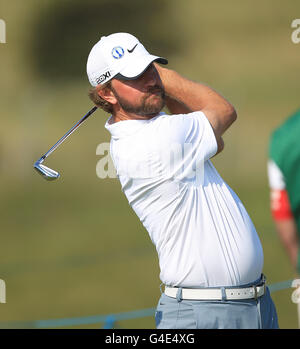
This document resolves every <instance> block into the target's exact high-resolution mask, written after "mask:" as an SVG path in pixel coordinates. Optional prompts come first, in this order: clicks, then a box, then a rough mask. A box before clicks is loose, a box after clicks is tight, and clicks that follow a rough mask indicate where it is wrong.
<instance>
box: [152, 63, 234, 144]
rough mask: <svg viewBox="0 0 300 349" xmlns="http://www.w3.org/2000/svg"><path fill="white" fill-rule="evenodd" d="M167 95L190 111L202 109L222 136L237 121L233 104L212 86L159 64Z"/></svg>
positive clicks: (218, 134) (217, 133)
mask: <svg viewBox="0 0 300 349" xmlns="http://www.w3.org/2000/svg"><path fill="white" fill-rule="evenodd" d="M157 68H158V72H159V74H160V77H161V79H162V82H163V85H164V87H165V91H166V94H167V96H168V97H169V98H170V99H173V100H175V101H178V102H180V103H182V105H184V106H186V108H187V109H188V110H190V111H198V110H201V111H203V112H204V113H205V115H206V117H207V118H208V120H209V121H210V123H211V124H212V127H213V129H214V131H215V134H216V137H217V138H220V137H221V136H222V134H223V133H224V132H225V131H226V129H227V128H228V127H229V126H230V125H231V124H232V123H233V122H234V121H235V119H236V112H235V109H234V108H233V106H232V105H231V104H230V103H229V102H228V101H227V100H226V99H225V98H224V97H222V96H221V95H220V94H219V93H217V92H216V91H214V90H213V89H212V88H210V87H208V86H206V85H204V84H201V83H198V82H194V81H191V80H189V79H186V78H184V77H183V76H181V75H180V74H178V73H177V72H175V71H174V70H170V69H166V68H162V67H160V66H157Z"/></svg>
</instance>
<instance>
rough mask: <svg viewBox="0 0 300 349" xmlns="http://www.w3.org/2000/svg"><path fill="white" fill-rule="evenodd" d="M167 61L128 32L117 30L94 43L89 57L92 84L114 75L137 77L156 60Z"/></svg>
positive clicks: (104, 80)
mask: <svg viewBox="0 0 300 349" xmlns="http://www.w3.org/2000/svg"><path fill="white" fill-rule="evenodd" d="M154 61H156V62H158V63H162V64H167V63H168V61H167V60H166V59H165V58H162V57H158V56H153V55H151V54H150V53H149V52H148V51H147V50H146V49H145V47H144V46H143V45H142V44H141V43H140V42H139V40H138V39H137V38H136V37H135V36H133V35H131V34H128V33H115V34H111V35H108V36H102V38H101V39H100V40H99V41H98V42H97V43H96V44H95V45H94V46H93V48H92V49H91V52H90V54H89V56H88V60H87V66H86V70H87V75H88V78H89V81H90V84H91V85H92V86H97V85H99V84H104V83H106V82H107V81H109V80H111V79H112V78H114V77H115V78H119V79H125V80H131V79H136V78H137V77H138V76H139V75H141V74H142V73H143V72H144V71H145V70H146V69H147V68H148V66H149V65H150V64H151V63H152V62H154Z"/></svg>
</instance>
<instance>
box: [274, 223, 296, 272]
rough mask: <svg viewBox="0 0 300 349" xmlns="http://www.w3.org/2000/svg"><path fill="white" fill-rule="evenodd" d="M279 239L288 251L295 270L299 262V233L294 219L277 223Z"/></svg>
mask: <svg viewBox="0 0 300 349" xmlns="http://www.w3.org/2000/svg"><path fill="white" fill-rule="evenodd" d="M275 224H276V229H277V232H278V235H279V238H280V240H281V242H282V244H283V246H284V248H285V249H286V251H287V253H288V255H289V258H290V261H291V263H292V265H293V267H294V268H297V262H298V248H299V247H298V246H299V241H298V232H297V226H296V223H295V220H294V218H291V219H285V220H278V221H275Z"/></svg>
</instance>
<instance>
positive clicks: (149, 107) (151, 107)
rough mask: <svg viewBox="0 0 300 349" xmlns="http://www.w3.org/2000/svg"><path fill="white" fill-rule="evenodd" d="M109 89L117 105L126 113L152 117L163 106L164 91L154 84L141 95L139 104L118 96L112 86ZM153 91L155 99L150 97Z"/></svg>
mask: <svg viewBox="0 0 300 349" xmlns="http://www.w3.org/2000/svg"><path fill="white" fill-rule="evenodd" d="M111 89H112V91H113V93H114V95H115V97H116V99H117V101H118V103H119V105H120V106H121V108H122V109H123V110H124V111H125V112H126V113H130V114H136V115H139V116H144V117H154V116H156V115H157V114H159V112H160V111H161V110H162V109H163V107H164V106H165V91H164V89H163V88H161V87H159V86H155V87H153V88H152V89H151V90H149V91H148V92H147V94H146V95H145V96H144V97H143V99H142V100H141V103H140V104H139V105H132V104H131V103H129V102H128V101H126V100H125V99H124V98H123V97H120V96H119V95H118V93H117V92H116V91H115V90H114V89H113V88H111ZM154 93H155V96H156V98H155V101H152V100H151V99H152V97H153V96H154ZM158 98H159V100H158Z"/></svg>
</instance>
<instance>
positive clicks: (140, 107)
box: [111, 64, 165, 119]
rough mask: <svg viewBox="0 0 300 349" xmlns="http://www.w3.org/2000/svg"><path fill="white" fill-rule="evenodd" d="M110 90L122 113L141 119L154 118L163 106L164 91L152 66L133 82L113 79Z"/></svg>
mask: <svg viewBox="0 0 300 349" xmlns="http://www.w3.org/2000/svg"><path fill="white" fill-rule="evenodd" d="M111 90H112V92H113V94H114V95H115V98H116V100H117V101H118V104H119V106H120V107H121V108H122V109H123V111H125V112H126V113H130V114H135V115H139V116H141V117H142V118H147V119H148V118H152V117H154V116H156V115H157V114H158V113H159V112H160V111H161V110H162V108H163V107H164V105H165V90H164V87H163V84H162V82H161V79H160V77H159V74H158V72H157V70H156V68H155V66H154V65H153V64H151V65H150V66H149V68H148V69H147V70H146V71H145V72H144V73H143V74H142V75H141V76H139V77H138V78H137V79H135V80H117V79H113V80H112V83H111Z"/></svg>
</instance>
